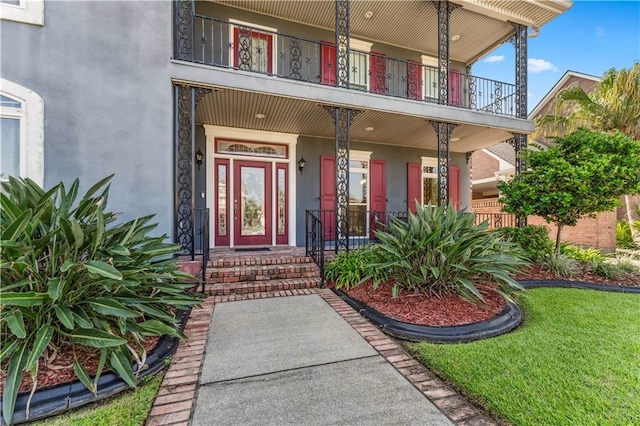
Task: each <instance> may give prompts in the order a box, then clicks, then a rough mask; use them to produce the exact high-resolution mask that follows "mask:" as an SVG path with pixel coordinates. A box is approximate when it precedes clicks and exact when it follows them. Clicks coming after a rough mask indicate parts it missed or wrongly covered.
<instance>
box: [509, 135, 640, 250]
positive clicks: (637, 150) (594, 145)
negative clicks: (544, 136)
mask: <svg viewBox="0 0 640 426" xmlns="http://www.w3.org/2000/svg"><path fill="white" fill-rule="evenodd" d="M556 142H557V145H556V146H553V147H551V148H549V149H546V150H531V149H530V150H526V151H524V152H523V153H522V158H523V160H524V161H525V164H526V165H527V168H528V169H527V170H526V171H524V172H523V173H521V174H519V175H517V176H515V177H514V178H513V179H512V180H511V181H510V182H501V183H499V184H498V188H499V189H500V191H501V193H502V194H503V195H504V197H503V198H501V199H500V202H502V203H503V204H504V210H505V211H507V212H509V213H514V214H516V215H519V216H528V215H537V216H541V217H542V218H544V219H545V220H546V221H547V222H548V223H551V222H552V223H554V224H555V225H556V226H557V227H558V232H557V234H556V245H555V254H556V255H558V253H559V252H560V237H561V233H562V228H563V227H564V226H575V225H576V223H577V222H578V220H579V219H580V218H582V217H585V216H590V217H593V216H595V214H596V213H598V212H603V211H607V210H611V209H612V208H614V207H615V206H616V205H617V204H618V202H619V198H620V196H621V195H624V194H636V193H639V192H640V144H638V143H636V142H635V141H634V140H633V139H631V138H629V137H626V136H625V135H624V134H622V133H620V132H616V133H600V132H592V131H589V130H586V129H579V130H578V131H576V132H574V133H572V134H570V135H567V136H564V137H559V138H557V139H556Z"/></svg>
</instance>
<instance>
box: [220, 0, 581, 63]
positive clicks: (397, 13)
mask: <svg viewBox="0 0 640 426" xmlns="http://www.w3.org/2000/svg"><path fill="white" fill-rule="evenodd" d="M216 3H221V4H225V5H228V6H231V7H236V8H240V9H244V10H249V11H252V12H257V13H261V14H264V15H270V16H275V17H278V18H281V19H286V20H289V21H294V22H298V23H302V24H305V25H311V26H314V27H319V28H323V29H327V30H331V31H333V29H334V25H335V12H334V7H335V3H334V2H333V1H328V0H308V1H290V0H271V1H260V0H218V1H216ZM453 3H456V4H458V5H459V6H461V7H460V8H457V9H455V10H454V11H453V12H452V14H451V28H450V34H451V36H453V35H459V36H460V39H459V40H458V41H455V42H451V44H450V56H451V58H452V59H453V60H455V61H459V62H463V63H466V64H472V63H473V62H475V61H477V60H478V59H479V58H481V57H482V56H484V55H485V54H487V53H488V52H490V51H492V50H493V49H494V48H495V47H497V46H498V45H500V44H502V43H503V42H504V41H505V40H506V39H508V38H509V37H510V35H511V34H513V28H512V26H511V24H510V23H509V22H508V21H513V22H518V23H521V24H525V25H528V26H535V27H541V26H543V25H545V24H546V23H547V22H549V21H550V20H552V19H553V18H555V17H556V16H558V15H559V14H561V13H562V12H564V11H566V10H567V9H568V8H569V7H571V4H572V3H571V2H569V1H566V0H545V1H539V0H519V1H513V0H510V1H493V0H454V1H453ZM366 12H373V17H372V18H371V19H365V18H364V15H365V13H366ZM437 31H438V29H437V15H436V9H435V7H434V5H433V4H432V2H431V1H428V0H420V1H379V0H352V2H351V36H352V37H353V38H357V39H362V40H367V41H372V42H379V43H384V44H389V45H393V46H397V47H402V48H405V49H409V50H414V51H418V52H421V53H424V54H429V55H432V56H436V54H437V51H438V44H437V43H438V37H437Z"/></svg>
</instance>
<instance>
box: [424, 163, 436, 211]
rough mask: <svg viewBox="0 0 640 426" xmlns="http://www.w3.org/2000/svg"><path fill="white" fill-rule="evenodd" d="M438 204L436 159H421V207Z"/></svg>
mask: <svg viewBox="0 0 640 426" xmlns="http://www.w3.org/2000/svg"><path fill="white" fill-rule="evenodd" d="M437 204H438V159H437V158H432V157H422V205H423V206H435V205H437Z"/></svg>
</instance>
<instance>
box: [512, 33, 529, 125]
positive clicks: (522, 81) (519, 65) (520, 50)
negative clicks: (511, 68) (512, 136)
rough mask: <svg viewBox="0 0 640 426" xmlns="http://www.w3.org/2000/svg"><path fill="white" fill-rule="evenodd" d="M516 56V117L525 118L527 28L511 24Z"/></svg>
mask: <svg viewBox="0 0 640 426" xmlns="http://www.w3.org/2000/svg"><path fill="white" fill-rule="evenodd" d="M511 25H512V26H513V29H514V31H515V34H514V35H513V37H511V39H510V41H511V42H512V43H513V45H514V47H515V51H516V52H515V54H516V102H515V104H516V117H521V118H526V117H527V26H526V25H522V24H517V23H515V22H511Z"/></svg>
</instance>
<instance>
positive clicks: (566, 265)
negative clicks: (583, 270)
mask: <svg viewBox="0 0 640 426" xmlns="http://www.w3.org/2000/svg"><path fill="white" fill-rule="evenodd" d="M541 265H542V267H543V268H544V269H546V270H547V271H549V272H551V273H552V274H554V275H557V276H559V277H562V278H572V277H573V276H574V275H575V274H576V273H577V272H578V268H579V266H580V264H579V262H578V261H577V260H575V259H572V258H570V257H568V256H566V255H564V254H558V255H555V256H547V257H546V258H545V259H544V260H543V261H542V262H541Z"/></svg>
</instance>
